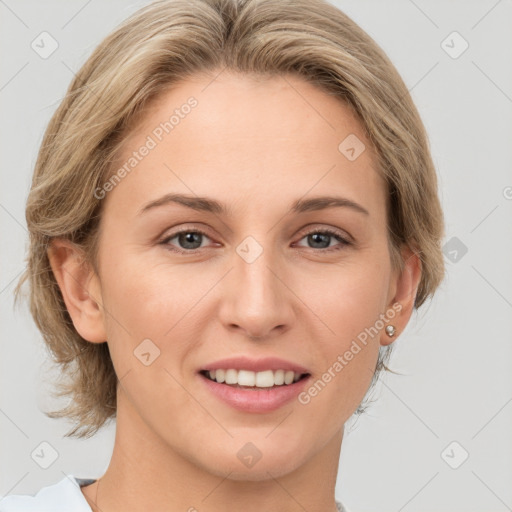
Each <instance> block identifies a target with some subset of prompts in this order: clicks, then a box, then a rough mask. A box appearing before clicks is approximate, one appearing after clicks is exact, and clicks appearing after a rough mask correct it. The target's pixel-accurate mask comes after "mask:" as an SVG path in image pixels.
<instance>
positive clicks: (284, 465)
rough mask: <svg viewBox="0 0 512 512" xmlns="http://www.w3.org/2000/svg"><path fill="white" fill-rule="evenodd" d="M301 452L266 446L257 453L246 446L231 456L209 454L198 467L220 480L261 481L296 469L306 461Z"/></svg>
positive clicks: (299, 449)
mask: <svg viewBox="0 0 512 512" xmlns="http://www.w3.org/2000/svg"><path fill="white" fill-rule="evenodd" d="M302 450H303V448H300V447H296V448H295V449H290V450H285V449H283V447H277V446H276V447H269V446H267V447H266V448H263V449H262V450H261V451H258V452H257V451H256V448H255V447H254V445H252V446H251V445H250V444H247V445H246V446H245V447H244V448H242V450H237V452H236V455H235V457H233V451H232V450H231V449H228V450H227V451H226V452H224V453H218V452H217V453H215V452H212V451H209V452H208V455H209V457H208V460H207V461H202V466H203V468H204V469H205V470H207V471H208V472H209V473H212V474H215V475H217V476H219V477H221V478H226V477H227V478H228V479H230V480H237V481H243V480H245V481H253V482H257V481H264V480H270V479H272V478H280V477H283V476H285V475H287V474H288V473H291V472H293V471H295V470H296V469H297V468H298V467H300V466H301V465H302V464H303V463H304V462H305V459H306V457H305V454H303V453H302ZM251 456H252V459H251ZM212 461H215V465H212ZM227 475H229V476H227Z"/></svg>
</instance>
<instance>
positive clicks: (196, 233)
mask: <svg viewBox="0 0 512 512" xmlns="http://www.w3.org/2000/svg"><path fill="white" fill-rule="evenodd" d="M202 237H206V238H208V235H207V234H206V233H205V232H204V231H200V230H198V229H186V228H185V229H182V230H180V231H176V232H175V233H173V234H171V235H170V236H168V237H166V238H165V239H164V240H162V241H161V242H160V243H161V244H163V245H167V246H169V245H172V244H170V242H171V240H174V239H175V238H176V239H177V241H178V243H179V244H181V245H182V247H179V248H175V247H170V249H171V250H174V251H176V252H180V253H186V252H193V251H194V250H195V249H200V248H201V238H202Z"/></svg>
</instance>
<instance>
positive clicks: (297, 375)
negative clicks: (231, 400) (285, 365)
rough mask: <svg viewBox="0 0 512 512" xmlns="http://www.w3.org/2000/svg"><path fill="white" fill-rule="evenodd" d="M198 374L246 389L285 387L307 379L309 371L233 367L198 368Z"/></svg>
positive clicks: (214, 380) (219, 382)
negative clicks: (239, 368)
mask: <svg viewBox="0 0 512 512" xmlns="http://www.w3.org/2000/svg"><path fill="white" fill-rule="evenodd" d="M199 373H200V375H202V376H203V377H205V378H206V379H208V380H210V381H213V382H216V383H218V384H225V385H227V386H230V387H232V388H241V389H248V390H251V389H252V390H262V389H276V388H281V387H287V386H290V385H293V384H295V383H296V382H299V381H302V380H305V379H307V378H308V377H309V376H310V373H307V372H305V373H303V372H296V371H293V370H285V369H278V370H270V369H268V370H263V371H252V370H242V369H241V370H238V369H235V368H218V369H216V370H200V371H199Z"/></svg>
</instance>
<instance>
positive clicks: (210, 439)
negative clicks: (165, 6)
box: [50, 72, 420, 512]
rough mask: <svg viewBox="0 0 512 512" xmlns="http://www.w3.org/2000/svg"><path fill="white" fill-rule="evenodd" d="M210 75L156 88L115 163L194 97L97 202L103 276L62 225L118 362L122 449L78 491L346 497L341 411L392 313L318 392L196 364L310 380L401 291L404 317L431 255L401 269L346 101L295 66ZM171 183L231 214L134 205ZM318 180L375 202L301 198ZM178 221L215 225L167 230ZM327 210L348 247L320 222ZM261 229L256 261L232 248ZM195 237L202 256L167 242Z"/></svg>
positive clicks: (259, 506) (73, 289)
mask: <svg viewBox="0 0 512 512" xmlns="http://www.w3.org/2000/svg"><path fill="white" fill-rule="evenodd" d="M215 75H216V73H212V74H211V75H208V76H206V75H204V76H203V75H197V76H195V77H193V78H191V79H188V80H187V81H184V82H182V83H180V84H179V86H177V87H174V88H173V90H171V91H169V92H166V93H165V94H163V95H161V96H160V97H159V98H157V101H155V102H153V103H152V104H151V106H150V108H149V110H148V111H147V113H146V114H145V116H144V118H143V119H142V120H140V121H139V122H138V124H137V126H136V127H135V128H134V129H133V130H132V131H131V132H130V134H129V135H128V136H127V137H126V139H125V141H124V144H123V148H122V152H121V153H120V155H119V160H118V162H116V164H118V166H122V165H123V163H124V162H126V160H127V158H129V156H130V155H131V154H132V152H133V151H134V150H137V149H138V148H139V147H140V146H141V145H143V144H144V143H145V141H146V138H147V136H148V135H150V134H151V133H152V131H153V130H154V129H155V127H156V126H158V125H159V124H160V123H161V122H163V121H164V120H166V119H168V118H169V115H170V113H172V111H174V109H176V108H179V107H180V105H183V104H184V103H185V102H186V100H187V98H189V97H190V96H194V97H195V98H196V99H197V101H198V105H197V106H196V107H195V108H194V109H192V110H191V112H190V114H189V115H188V116H186V117H185V118H184V119H182V120H180V123H179V124H178V125H177V126H176V127H175V128H174V129H173V131H172V132H170V133H169V134H167V135H165V137H164V138H163V140H162V141H161V142H160V143H159V144H158V145H157V146H156V147H155V148H154V149H152V150H151V151H150V152H149V154H148V155H147V156H146V157H145V158H144V159H143V160H142V161H141V162H140V163H139V164H138V165H137V167H136V168H135V169H134V170H133V171H132V172H131V173H130V174H129V175H128V176H126V177H125V178H124V179H123V180H121V182H120V183H119V184H118V185H117V186H116V187H115V188H114V189H113V190H112V191H110V192H109V193H108V194H107V195H106V197H105V199H103V201H104V202H105V204H104V210H103V213H102V220H101V233H100V246H99V247H100V248H99V258H98V261H99V267H98V274H96V273H95V272H94V271H93V270H92V269H91V267H88V266H86V265H81V264H80V261H79V255H80V253H79V251H78V250H77V249H76V248H75V247H73V246H72V245H71V244H70V243H69V242H66V241H63V240H54V242H53V245H52V248H51V251H50V259H51V265H52V269H53V271H54V274H55V276H56V278H57V281H58V283H59V286H60V288H61V290H62V293H63V297H64V300H65V303H66V306H67V308H68V310H69V312H70V315H71V317H72V320H73V323H74V325H75V328H76V329H77V331H78V332H79V333H80V335H81V336H82V337H83V338H84V339H86V340H88V341H90V342H91V343H102V342H105V340H108V345H109V350H110V354H111V357H112V360H113V363H114V367H115V370H116V374H117V375H118V378H119V379H120V384H119V386H118V391H117V400H118V402H117V404H118V405H117V430H116V438H115V445H114V450H113V455H112V459H111V462H110V465H109V467H108V469H107V471H106V473H105V475H104V476H103V477H102V478H101V481H100V484H99V488H98V482H95V483H94V484H92V485H89V486H87V487H84V488H82V492H83V494H84V496H85V498H86V499H87V501H88V502H89V504H90V506H91V508H92V510H93V511H94V512H96V511H100V510H101V511H103V512H121V511H123V512H124V511H125V510H130V511H132V512H137V511H143V510H144V511H145V510H147V509H148V505H151V509H152V510H154V511H164V510H165V511H186V510H194V509H192V507H194V508H195V509H197V510H199V511H201V512H203V511H204V512H208V511H211V512H213V511H224V510H228V509H243V510H245V511H246V512H256V511H258V512H260V511H261V510H265V511H266V512H283V511H287V512H294V511H297V512H298V511H303V510H307V511H309V512H314V511H318V512H320V511H323V512H325V511H326V510H328V511H331V512H334V511H335V510H336V507H335V503H334V490H335V483H336V475H337V470H338V462H339V455H340V449H341V443H342V440H343V426H344V423H345V421H346V420H347V419H348V418H349V417H350V416H351V415H352V413H353V412H354V411H355V409H356V408H357V406H358V405H359V404H360V402H361V400H362V399H363V397H364V395H365V393H366V391H367V390H368V387H369V385H370V381H371V378H372V373H373V369H374V368H375V364H376V361H377V356H378V350H379V346H380V345H386V344H389V343H392V342H393V341H394V340H395V339H396V338H397V337H396V336H395V337H394V338H393V339H391V338H390V337H388V336H387V335H386V333H385V332H384V331H383V330H381V332H379V334H378V335H377V336H374V337H373V338H370V339H369V342H368V344H367V345H366V346H364V348H363V349H362V350H361V351H360V352H359V353H358V354H357V355H355V356H354V358H353V359H352V360H351V361H350V362H349V363H348V364H347V365H346V366H345V367H344V368H343V370H342V371H341V372H339V373H337V374H336V377H335V378H333V379H332V380H331V381H330V382H329V383H328V385H326V386H325V388H324V389H323V390H322V391H321V392H320V393H318V395H317V396H315V397H314V398H312V399H311V401H310V402H309V403H308V404H306V405H303V404H301V403H299V402H298V401H297V400H293V401H292V402H290V403H288V404H286V405H284V406H283V407H281V408H279V409H278V410H276V411H273V412H270V413H265V414H261V413H259V414H256V413H247V412H241V411H238V410H235V409H233V408H231V407H230V406H228V405H226V404H224V403H223V402H220V401H219V400H218V399H217V398H216V397H215V396H213V395H212V394H211V393H210V391H209V390H208V389H207V388H206V387H205V386H204V383H203V382H202V381H201V380H200V377H199V376H198V375H197V371H198V369H200V368H201V367H203V366H204V365H206V364H207V363H209V362H212V361H215V360H217V359H221V358H224V357H229V356H233V355H249V356H251V357H253V358H259V357H263V356H267V355H271V356H277V357H281V358H284V359H287V360H290V361H293V362H295V363H298V364H301V365H303V366H305V367H306V368H308V370H309V372H310V373H311V375H312V377H313V380H316V379H317V378H319V377H320V376H321V375H322V374H323V373H324V372H325V371H326V370H327V369H328V368H329V367H332V365H333V363H334V362H335V361H336V360H337V357H338V355H340V354H343V353H344V352H345V351H346V350H348V348H349V347H350V345H351V343H352V341H353V340H354V339H355V338H356V337H357V335H358V334H359V333H360V332H362V331H364V329H365V328H368V327H370V326H373V325H374V324H375V321H376V320H377V319H378V318H379V315H380V314H382V313H386V311H389V310H390V309H392V306H393V304H397V303H398V304H400V305H401V311H400V312H399V313H397V314H396V315H395V316H394V318H393V320H392V321H390V323H392V324H393V325H394V326H395V327H396V329H397V332H398V333H400V332H402V331H403V330H404V328H405V326H406V324H407V322H408V321H409V318H410V315H411V312H412V309H413V303H414V297H415V295H416V290H417V286H418V283H419V279H420V266H419V260H418V258H417V256H416V255H415V254H413V253H411V252H410V251H409V250H408V249H405V248H404V250H403V254H404V258H405V262H406V265H405V268H404V270H403V271H402V272H401V273H400V272H398V271H397V270H394V269H393V268H392V265H391V260H390V254H389V249H388V240H387V231H386V193H387V192H386V187H385V182H384V180H383V179H382V177H381V176H380V175H379V173H378V172H377V169H376V165H375V158H374V156H375V155H374V153H373V152H372V150H371V148H370V143H369V141H368V140H367V139H366V138H365V135H364V130H363V128H362V125H361V124H360V122H359V121H358V119H357V117H356V116H355V115H354V114H353V112H352V110H351V109H350V108H349V107H348V106H347V105H345V104H344V103H342V102H340V101H339V100H338V99H336V98H334V97H333V96H330V95H327V94H326V93H324V92H323V91H321V90H319V89H317V88H316V87H315V86H313V85H312V84H310V83H308V82H306V81H304V80H302V79H301V78H298V77H294V76H291V75H283V76H279V77H273V78H265V79H263V78H256V77H252V76H251V77H249V76H248V75H237V74H233V73H228V72H223V73H222V74H221V75H219V76H218V77H217V78H216V79H215V80H214V81H212V80H213V77H214V76H215ZM349 134H355V135H356V136H357V137H358V138H359V139H360V140H361V141H363V142H364V144H365V145H366V150H365V151H363V152H362V154H361V155H360V156H359V157H358V158H357V159H356V160H354V161H349V159H347V158H346V157H345V156H344V155H343V154H342V153H341V152H340V151H339V150H338V145H339V144H340V142H341V141H343V140H344V139H345V137H347V136H348V135H349ZM117 168H118V167H116V169H117ZM169 192H175V193H183V194H190V195H198V196H208V197H211V198H214V199H216V200H218V201H220V202H222V203H223V204H225V205H226V206H227V207H228V208H229V209H230V210H231V212H232V216H228V215H221V214H213V213H210V212H198V211H194V210H191V209H189V208H187V207H185V206H182V205H177V204H168V205H165V206H161V207H158V208H154V209H151V210H150V211H148V212H146V213H145V214H143V215H138V211H139V210H140V209H141V208H142V207H143V205H145V204H146V203H148V202H149V201H152V200H155V199H157V198H160V197H161V196H163V195H164V194H167V193H169ZM321 195H339V196H343V197H346V198H349V199H351V200H352V201H355V202H357V203H358V204H360V205H361V206H363V207H364V208H366V209H367V210H368V215H365V214H362V213H360V212H357V211H355V210H353V209H350V208H348V207H338V208H328V209H324V210H319V211H309V212H303V213H292V212H290V211H289V210H290V205H291V204H292V202H293V201H294V200H296V199H299V198H303V199H307V198H311V197H313V196H321ZM181 227H186V228H190V229H192V230H193V229H199V230H202V231H205V233H206V235H203V236H202V237H201V236H199V239H198V243H197V244H196V245H191V244H190V243H189V245H188V246H187V240H183V238H182V239H181V243H180V238H179V237H173V238H171V240H167V242H166V243H161V242H162V240H163V239H164V238H169V237H170V236H171V235H173V233H174V232H175V231H176V230H177V229H178V228H181ZM329 227H330V228H333V229H335V230H337V231H338V232H339V233H340V235H341V236H342V237H345V238H346V239H348V240H352V244H351V245H343V244H342V243H341V242H340V241H339V240H337V239H336V238H335V237H333V236H331V237H330V238H329V236H327V237H326V238H324V239H322V238H320V239H319V240H316V243H315V239H314V238H313V240H311V237H308V236H307V235H308V234H309V233H310V232H313V233H318V232H319V233H322V229H325V228H329ZM247 236H252V237H253V238H254V239H255V240H257V242H258V243H259V245H260V246H261V248H262V250H263V252H262V254H261V255H260V256H259V257H258V258H257V259H256V260H255V261H253V262H251V263H248V262H247V261H245V260H244V259H243V258H241V257H240V256H239V254H238V253H237V251H236V249H237V247H238V246H239V244H240V243H241V242H242V241H243V240H244V239H245V238H246V237H247ZM317 236H318V235H317ZM322 240H323V241H324V243H322ZM189 241H190V237H189ZM199 244H200V246H201V248H199V249H196V250H195V251H194V252H195V254H193V255H181V254H179V253H177V252H173V251H172V250H171V248H175V249H177V250H179V249H181V250H183V251H187V250H188V251H192V249H188V248H187V247H197V246H199ZM335 247H338V248H340V250H338V251H334V250H331V251H329V250H328V249H329V248H335ZM148 338H149V339H150V340H152V342H153V343H154V345H155V346H157V347H158V348H159V350H160V356H159V357H158V358H156V359H155V360H154V361H153V362H152V363H151V364H150V365H149V366H145V365H144V364H142V363H141V361H140V360H139V359H138V358H137V357H135V356H134V350H135V349H136V348H137V347H138V346H139V344H140V343H141V342H142V340H144V339H148ZM247 442H251V443H253V444H254V445H255V446H256V447H257V448H258V450H259V451H260V452H261V454H262V457H261V459H260V460H259V461H258V462H257V463H256V464H255V465H254V466H252V467H250V468H249V467H246V466H245V465H244V464H242V463H241V462H240V460H239V459H238V457H237V453H238V451H239V450H240V449H241V448H242V447H243V446H244V445H245V444H246V443H247ZM96 493H98V494H96Z"/></svg>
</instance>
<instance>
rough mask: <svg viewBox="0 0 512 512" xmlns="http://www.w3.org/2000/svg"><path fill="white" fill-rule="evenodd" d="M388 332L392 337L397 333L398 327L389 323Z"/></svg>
mask: <svg viewBox="0 0 512 512" xmlns="http://www.w3.org/2000/svg"><path fill="white" fill-rule="evenodd" d="M386 334H387V335H388V336H389V337H390V338H392V337H393V336H394V335H395V334H396V329H395V326H394V325H387V326H386Z"/></svg>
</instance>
